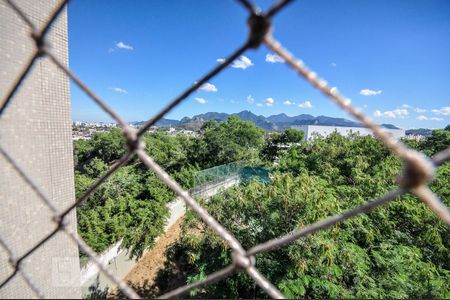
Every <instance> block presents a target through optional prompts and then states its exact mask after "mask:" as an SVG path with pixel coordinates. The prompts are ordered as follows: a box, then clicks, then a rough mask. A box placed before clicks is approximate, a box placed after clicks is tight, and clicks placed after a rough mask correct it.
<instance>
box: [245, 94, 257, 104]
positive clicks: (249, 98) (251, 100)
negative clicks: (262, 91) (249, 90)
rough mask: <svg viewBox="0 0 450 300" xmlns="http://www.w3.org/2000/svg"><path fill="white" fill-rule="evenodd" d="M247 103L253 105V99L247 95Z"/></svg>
mask: <svg viewBox="0 0 450 300" xmlns="http://www.w3.org/2000/svg"><path fill="white" fill-rule="evenodd" d="M247 102H248V103H249V104H253V103H254V102H255V98H253V97H252V95H248V96H247Z"/></svg>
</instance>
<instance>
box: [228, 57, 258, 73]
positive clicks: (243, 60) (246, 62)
mask: <svg viewBox="0 0 450 300" xmlns="http://www.w3.org/2000/svg"><path fill="white" fill-rule="evenodd" d="M251 66H253V63H252V61H251V60H250V58H248V57H247V56H245V55H241V56H240V57H239V58H238V59H236V60H235V61H233V63H232V64H231V67H232V68H235V69H242V70H245V69H247V68H248V67H251Z"/></svg>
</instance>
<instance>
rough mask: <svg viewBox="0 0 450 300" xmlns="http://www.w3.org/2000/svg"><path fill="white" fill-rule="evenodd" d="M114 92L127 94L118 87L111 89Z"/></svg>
mask: <svg viewBox="0 0 450 300" xmlns="http://www.w3.org/2000/svg"><path fill="white" fill-rule="evenodd" d="M111 89H112V90H113V91H114V92H116V93H120V94H128V91H127V90H125V89H122V88H120V87H113V88H111Z"/></svg>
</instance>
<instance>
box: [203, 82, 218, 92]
mask: <svg viewBox="0 0 450 300" xmlns="http://www.w3.org/2000/svg"><path fill="white" fill-rule="evenodd" d="M200 90H202V91H205V92H213V93H215V92H217V91H218V90H217V88H216V86H215V85H214V84H212V83H209V82H207V83H205V84H203V85H202V86H201V87H200Z"/></svg>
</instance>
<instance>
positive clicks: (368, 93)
mask: <svg viewBox="0 0 450 300" xmlns="http://www.w3.org/2000/svg"><path fill="white" fill-rule="evenodd" d="M382 92H383V91H382V90H378V91H374V90H370V89H363V90H361V91H359V93H360V94H361V95H363V96H375V95H379V94H381V93H382Z"/></svg>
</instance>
